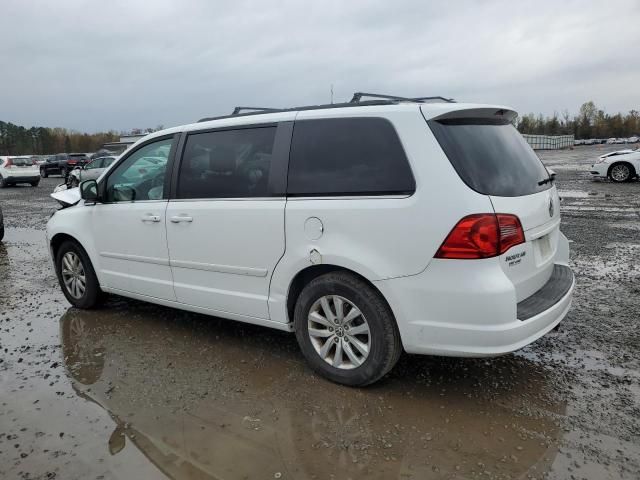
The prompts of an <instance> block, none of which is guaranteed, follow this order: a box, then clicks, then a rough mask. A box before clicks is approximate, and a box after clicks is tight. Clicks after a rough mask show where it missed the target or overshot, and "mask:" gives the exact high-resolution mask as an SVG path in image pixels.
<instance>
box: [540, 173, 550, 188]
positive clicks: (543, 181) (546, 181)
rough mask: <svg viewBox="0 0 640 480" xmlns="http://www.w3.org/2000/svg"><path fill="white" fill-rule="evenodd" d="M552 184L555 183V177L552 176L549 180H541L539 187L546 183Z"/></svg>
mask: <svg viewBox="0 0 640 480" xmlns="http://www.w3.org/2000/svg"><path fill="white" fill-rule="evenodd" d="M551 182H553V177H552V176H551V175H549V178H545V179H542V180H540V181H539V182H538V185H540V186H542V185H544V184H545V183H551Z"/></svg>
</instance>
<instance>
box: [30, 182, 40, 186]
mask: <svg viewBox="0 0 640 480" xmlns="http://www.w3.org/2000/svg"><path fill="white" fill-rule="evenodd" d="M38 185H40V180H38V181H36V182H31V186H32V187H37V186H38Z"/></svg>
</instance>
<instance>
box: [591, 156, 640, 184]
mask: <svg viewBox="0 0 640 480" xmlns="http://www.w3.org/2000/svg"><path fill="white" fill-rule="evenodd" d="M590 172H591V175H593V177H599V178H610V179H611V180H613V181H614V182H618V183H621V182H628V181H630V180H632V179H633V178H635V177H637V176H638V174H639V173H640V150H639V149H635V150H631V149H626V150H619V151H617V152H609V153H605V154H604V155H601V156H600V157H598V160H596V163H594V164H593V165H591V170H590Z"/></svg>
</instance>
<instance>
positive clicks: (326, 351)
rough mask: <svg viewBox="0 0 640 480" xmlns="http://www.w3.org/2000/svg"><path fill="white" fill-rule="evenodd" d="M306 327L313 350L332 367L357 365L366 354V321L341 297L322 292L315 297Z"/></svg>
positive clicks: (355, 307)
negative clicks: (322, 294) (323, 294)
mask: <svg viewBox="0 0 640 480" xmlns="http://www.w3.org/2000/svg"><path fill="white" fill-rule="evenodd" d="M307 326H308V332H309V339H310V340H311V344H312V345H313V347H314V349H315V350H316V352H317V353H318V355H320V358H322V359H323V360H324V361H325V362H327V363H328V364H329V365H332V366H333V367H335V368H339V369H342V370H349V369H353V368H357V367H359V366H360V365H362V364H363V363H364V361H365V360H366V359H367V357H368V356H369V352H370V350H371V333H370V330H369V324H368V323H367V320H366V318H365V317H364V315H363V313H362V311H361V310H360V309H359V308H358V307H357V306H356V305H355V304H353V302H351V301H349V300H347V299H346V298H344V297H341V296H339V295H325V296H323V297H320V298H319V299H318V300H316V301H315V302H314V304H313V305H312V306H311V309H310V310H309V315H308V317H307Z"/></svg>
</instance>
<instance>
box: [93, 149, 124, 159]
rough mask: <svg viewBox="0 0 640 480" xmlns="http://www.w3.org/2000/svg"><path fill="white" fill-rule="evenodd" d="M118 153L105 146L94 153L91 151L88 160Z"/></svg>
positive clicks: (113, 155) (115, 155) (114, 155)
mask: <svg viewBox="0 0 640 480" xmlns="http://www.w3.org/2000/svg"><path fill="white" fill-rule="evenodd" d="M117 156H118V155H117V154H116V153H114V152H112V151H111V150H107V149H106V148H102V149H100V150H98V151H97V152H95V153H92V154H91V155H90V156H89V159H90V160H95V159H96V158H101V157H117Z"/></svg>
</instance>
